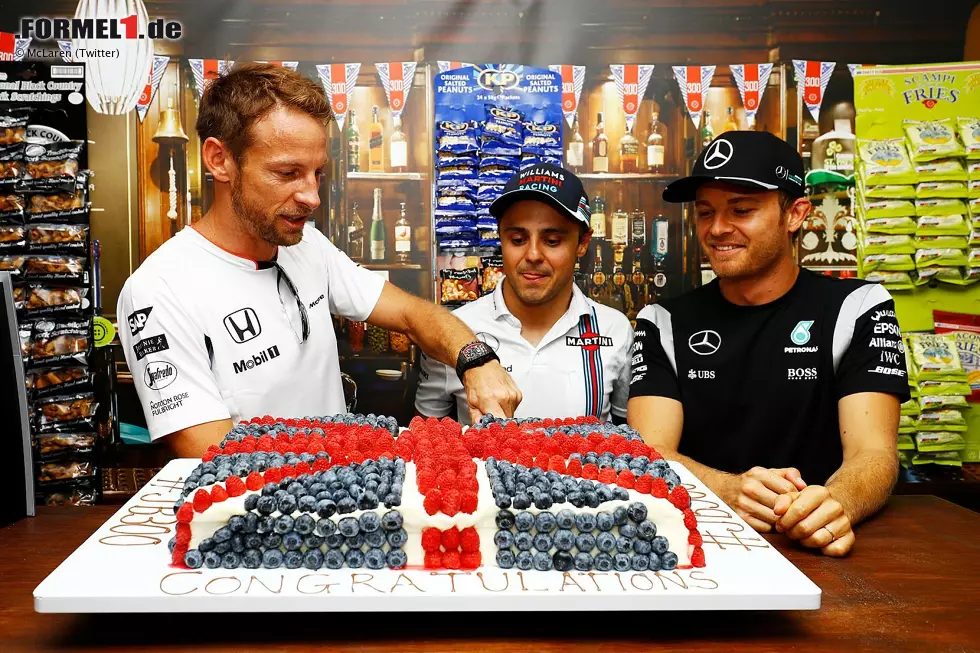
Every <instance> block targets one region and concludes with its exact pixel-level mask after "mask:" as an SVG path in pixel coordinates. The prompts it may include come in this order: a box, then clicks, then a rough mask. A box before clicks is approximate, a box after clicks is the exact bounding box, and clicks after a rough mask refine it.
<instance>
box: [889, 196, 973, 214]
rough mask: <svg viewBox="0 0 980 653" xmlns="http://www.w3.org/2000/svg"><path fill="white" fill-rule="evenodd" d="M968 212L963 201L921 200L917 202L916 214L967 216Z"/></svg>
mask: <svg viewBox="0 0 980 653" xmlns="http://www.w3.org/2000/svg"><path fill="white" fill-rule="evenodd" d="M892 201H898V200H892ZM966 212H967V207H966V203H965V202H964V201H963V200H951V199H940V198H931V199H919V200H915V214H916V215H918V216H923V215H953V214H956V213H959V214H961V215H962V214H965V213H966Z"/></svg>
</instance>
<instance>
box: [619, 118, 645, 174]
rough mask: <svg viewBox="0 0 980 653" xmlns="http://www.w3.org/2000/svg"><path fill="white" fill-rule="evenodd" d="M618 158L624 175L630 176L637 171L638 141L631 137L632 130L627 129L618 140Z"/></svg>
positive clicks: (638, 157) (638, 160)
mask: <svg viewBox="0 0 980 653" xmlns="http://www.w3.org/2000/svg"><path fill="white" fill-rule="evenodd" d="M619 156H620V159H621V161H622V167H623V172H624V173H626V174H630V173H634V172H636V171H637V170H639V167H640V141H638V140H636V136H633V130H632V128H630V129H627V130H626V133H625V134H623V137H622V138H621V139H619Z"/></svg>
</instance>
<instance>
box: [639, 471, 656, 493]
mask: <svg viewBox="0 0 980 653" xmlns="http://www.w3.org/2000/svg"><path fill="white" fill-rule="evenodd" d="M652 487H653V477H652V476H650V475H649V474H644V475H643V476H641V477H640V478H638V479H636V491H637V492H639V493H640V494H650V488H652Z"/></svg>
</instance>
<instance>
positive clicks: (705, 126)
mask: <svg viewBox="0 0 980 653" xmlns="http://www.w3.org/2000/svg"><path fill="white" fill-rule="evenodd" d="M701 119H702V122H701V149H702V150H703V149H704V148H706V147H708V145H710V144H711V141H713V140H715V130H714V128H712V126H711V112H710V111H708V110H707V109H705V110H704V115H703V116H702V117H701Z"/></svg>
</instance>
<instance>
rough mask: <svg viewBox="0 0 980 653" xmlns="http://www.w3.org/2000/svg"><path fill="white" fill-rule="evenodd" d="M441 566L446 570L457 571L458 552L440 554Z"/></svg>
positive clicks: (458, 564)
mask: <svg viewBox="0 0 980 653" xmlns="http://www.w3.org/2000/svg"><path fill="white" fill-rule="evenodd" d="M442 566H443V567H445V568H446V569H459V568H460V560H459V551H447V552H445V553H443V554H442Z"/></svg>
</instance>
